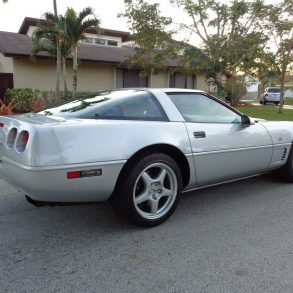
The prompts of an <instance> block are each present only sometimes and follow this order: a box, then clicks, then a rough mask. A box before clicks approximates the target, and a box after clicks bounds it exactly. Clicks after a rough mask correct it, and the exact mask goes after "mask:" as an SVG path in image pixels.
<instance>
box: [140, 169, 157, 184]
mask: <svg viewBox="0 0 293 293" xmlns="http://www.w3.org/2000/svg"><path fill="white" fill-rule="evenodd" d="M141 177H142V179H143V181H144V183H145V184H146V185H147V186H149V185H150V184H151V183H152V182H154V180H153V179H152V178H151V177H150V175H149V174H148V173H147V172H144V173H143V174H142V176H141Z"/></svg>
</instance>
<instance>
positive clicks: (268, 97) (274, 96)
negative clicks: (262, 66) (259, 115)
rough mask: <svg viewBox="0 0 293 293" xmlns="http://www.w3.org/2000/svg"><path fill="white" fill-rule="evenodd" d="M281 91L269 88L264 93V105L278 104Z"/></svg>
mask: <svg viewBox="0 0 293 293" xmlns="http://www.w3.org/2000/svg"><path fill="white" fill-rule="evenodd" d="M280 96H281V90H280V88H277V87H270V88H268V89H267V90H266V92H265V93H264V103H274V104H279V103H280Z"/></svg>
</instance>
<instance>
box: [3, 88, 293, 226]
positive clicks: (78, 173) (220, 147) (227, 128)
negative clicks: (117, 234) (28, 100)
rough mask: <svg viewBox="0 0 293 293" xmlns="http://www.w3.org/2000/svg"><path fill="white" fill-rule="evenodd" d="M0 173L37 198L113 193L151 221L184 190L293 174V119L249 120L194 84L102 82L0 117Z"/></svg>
mask: <svg viewBox="0 0 293 293" xmlns="http://www.w3.org/2000/svg"><path fill="white" fill-rule="evenodd" d="M0 135H1V136H0V175H1V176H2V177H3V178H4V179H5V180H6V181H8V182H9V183H11V185H13V186H14V187H16V188H17V189H19V190H20V191H22V192H23V193H24V194H26V197H27V199H28V200H29V201H30V202H31V203H34V204H35V205H39V206H40V205H44V204H51V205H56V204H64V203H80V202H100V201H106V200H108V199H110V201H111V203H112V205H113V207H114V209H115V210H116V211H117V212H118V213H119V214H121V215H122V216H124V217H126V218H128V219H130V220H132V221H133V222H135V223H137V224H139V225H143V226H155V225H158V224H160V223H162V222H163V221H165V220H166V219H167V218H168V217H170V215H171V214H172V213H173V212H174V210H175V208H176V206H177V204H178V200H179V197H180V194H181V192H187V191H190V190H193V189H197V188H201V187H204V186H210V185H214V184H219V183H223V182H229V181H232V180H236V179H240V178H245V177H249V176H253V175H257V174H261V173H264V172H268V171H272V170H277V173H278V174H280V175H281V176H282V177H283V178H285V179H287V180H289V181H292V179H293V169H292V152H293V151H292V148H291V145H292V142H293V123H292V122H266V121H255V120H254V119H251V118H249V117H247V116H245V115H242V114H241V113H239V112H238V111H237V110H235V109H233V108H231V107H229V106H228V105H226V104H225V103H223V102H222V101H220V100H218V99H217V98H215V97H213V96H210V95H209V94H207V93H205V92H202V91H197V90H181V89H124V90H111V91H101V92H98V93H96V94H93V95H89V96H84V97H79V98H76V99H72V100H69V101H68V100H67V101H65V102H62V103H59V104H57V105H54V106H52V107H49V108H46V109H43V110H42V111H40V112H38V113H30V114H25V115H18V116H8V117H4V116H1V117H0Z"/></svg>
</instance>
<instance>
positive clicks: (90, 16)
mask: <svg viewBox="0 0 293 293" xmlns="http://www.w3.org/2000/svg"><path fill="white" fill-rule="evenodd" d="M64 21H65V24H66V33H67V35H68V39H69V41H70V43H71V52H72V56H73V84H72V97H73V98H74V97H75V96H76V91H77V67H78V59H77V53H78V44H79V41H80V40H82V39H84V38H85V35H84V34H85V31H86V30H87V29H88V28H90V27H93V26H95V27H97V31H98V26H99V24H100V21H99V20H98V19H97V18H96V17H95V15H94V11H93V9H92V8H90V7H87V8H85V9H83V10H82V11H81V12H80V13H78V14H77V13H76V11H75V10H74V9H73V8H67V11H66V13H65V16H64Z"/></svg>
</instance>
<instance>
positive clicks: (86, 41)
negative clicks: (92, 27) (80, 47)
mask: <svg viewBox="0 0 293 293" xmlns="http://www.w3.org/2000/svg"><path fill="white" fill-rule="evenodd" d="M81 42H82V43H85V44H93V42H94V39H93V38H85V39H82V40H81Z"/></svg>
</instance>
